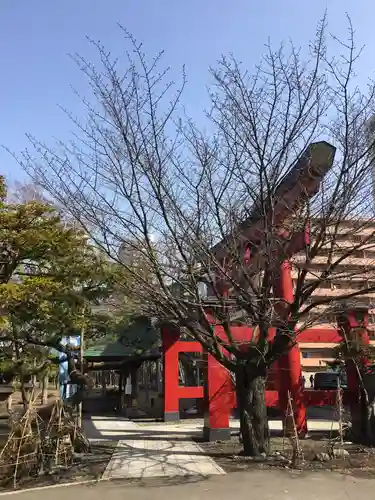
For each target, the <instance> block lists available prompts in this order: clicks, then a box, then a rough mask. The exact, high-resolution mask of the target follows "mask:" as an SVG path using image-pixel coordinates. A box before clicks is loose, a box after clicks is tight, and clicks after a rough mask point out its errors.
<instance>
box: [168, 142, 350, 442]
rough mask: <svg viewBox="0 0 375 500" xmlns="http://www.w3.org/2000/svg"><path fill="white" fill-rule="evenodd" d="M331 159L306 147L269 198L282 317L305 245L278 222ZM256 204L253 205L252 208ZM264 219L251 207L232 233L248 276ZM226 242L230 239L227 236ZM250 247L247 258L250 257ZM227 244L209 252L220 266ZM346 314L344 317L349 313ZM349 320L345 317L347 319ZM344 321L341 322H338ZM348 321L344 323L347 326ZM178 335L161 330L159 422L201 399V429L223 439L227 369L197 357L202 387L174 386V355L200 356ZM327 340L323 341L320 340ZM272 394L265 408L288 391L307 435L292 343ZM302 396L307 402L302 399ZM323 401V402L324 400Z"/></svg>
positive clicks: (238, 334)
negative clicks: (183, 402)
mask: <svg viewBox="0 0 375 500" xmlns="http://www.w3.org/2000/svg"><path fill="white" fill-rule="evenodd" d="M334 155H335V148H334V147H333V146H332V145H330V144H328V143H326V142H319V143H315V144H311V145H310V146H309V147H308V148H307V150H306V151H305V153H304V154H303V155H302V156H301V158H300V160H299V161H298V162H297V164H296V165H295V166H294V168H293V169H292V170H291V172H290V173H289V174H288V175H287V176H286V177H285V178H284V180H283V181H282V182H281V184H280V185H279V186H278V187H277V189H276V191H275V195H274V200H276V201H275V204H274V206H273V209H272V219H273V225H274V227H279V228H280V232H279V238H278V239H277V241H275V247H274V248H273V249H272V251H273V252H274V255H275V256H277V255H283V259H284V260H283V261H280V262H277V260H275V269H274V274H275V278H274V283H273V289H274V295H275V296H276V297H278V298H280V299H281V300H280V305H279V311H280V312H279V314H282V306H283V304H285V303H286V302H289V303H290V302H292V301H293V281H292V276H291V269H290V265H289V261H288V260H289V259H290V258H291V257H292V256H293V255H294V254H295V253H297V252H299V251H300V250H302V249H303V248H304V247H305V245H306V244H308V243H309V234H308V232H307V231H301V232H299V233H295V234H287V233H286V231H285V229H283V227H282V226H283V222H284V221H285V220H286V219H287V218H288V216H290V214H293V213H295V212H296V211H297V210H298V208H299V207H300V206H301V205H303V204H304V203H305V202H306V201H307V200H308V199H309V198H311V197H312V196H313V195H314V194H316V193H317V192H318V190H319V186H320V183H321V181H322V179H323V178H324V176H325V175H326V174H327V172H328V171H329V170H330V168H331V166H332V163H333V159H334ZM256 206H257V204H256V203H255V207H256ZM264 224H265V218H264V217H263V218H262V217H260V216H259V214H258V213H257V211H256V208H255V209H254V211H253V213H252V214H251V215H250V217H249V218H248V219H247V220H246V221H244V222H243V223H242V224H241V225H240V227H239V228H238V229H237V230H238V231H239V232H240V234H241V236H242V240H243V241H246V242H247V244H245V245H242V244H241V243H239V246H242V249H240V251H241V250H242V251H243V255H244V264H245V265H246V266H247V273H248V274H250V275H251V274H256V273H257V272H259V269H261V264H262V255H261V254H259V253H257V251H256V249H257V247H259V246H260V245H261V242H262V239H263V238H264ZM228 238H230V236H229V237H228ZM250 248H251V252H252V253H251V254H250ZM227 250H228V246H227V244H226V241H225V240H224V241H222V242H221V243H219V244H218V245H216V246H215V247H214V248H213V249H212V252H213V254H214V255H215V258H216V259H217V261H218V262H220V263H221V264H222V265H224V261H225V258H226V256H227ZM222 293H223V294H224V295H225V294H226V293H227V289H226V286H225V284H224V286H222ZM349 316H350V314H349ZM350 317H351V316H350ZM344 323H345V322H344ZM351 323H353V321H352V320H351V319H349V320H348V321H347V324H348V325H349V324H351ZM215 330H216V332H215V334H216V335H221V336H223V335H224V332H222V331H220V326H215ZM231 330H232V334H233V337H234V339H235V340H237V341H241V342H242V343H243V342H246V341H249V340H250V339H251V335H252V329H251V328H248V327H232V328H231ZM274 335H275V331H274V329H273V331H272V332H270V339H272V336H274ZM322 336H328V337H329V338H331V339H335V340H331V342H333V341H335V342H339V341H341V337H340V335H339V332H336V333H335V334H333V333H332V330H329V331H325V332H324V333H323V331H322V330H307V331H306V332H303V333H302V334H301V335H300V336H299V340H300V341H302V342H303V341H304V342H307V341H309V342H317V338H322ZM178 338H179V332H178V331H173V330H169V329H168V328H164V329H163V351H164V398H165V401H164V418H165V420H176V419H177V418H178V414H179V407H178V401H179V399H181V398H201V397H203V396H204V397H205V400H206V402H207V404H208V411H207V412H206V418H205V430H206V435H207V437H208V438H209V439H225V438H228V436H229V413H230V409H231V408H233V406H234V401H235V398H234V393H233V387H232V383H231V379H230V376H229V374H228V372H227V370H226V369H225V368H224V367H223V366H222V365H220V363H218V362H217V361H216V360H215V358H213V357H212V356H210V355H208V354H207V353H203V355H204V358H205V359H206V360H207V376H206V384H205V387H204V388H203V387H179V386H178V353H179V352H202V347H201V346H200V344H199V343H198V342H181V341H179V340H178ZM321 341H322V342H327V339H325V340H321ZM277 372H278V377H277V379H278V391H277V393H276V392H275V391H268V392H267V404H268V405H269V406H275V405H278V406H280V408H281V409H282V410H285V409H286V405H287V394H288V391H290V393H291V396H292V399H293V403H294V418H295V422H296V425H297V430H298V432H299V434H301V435H303V434H305V433H306V432H307V424H306V405H307V404H312V400H311V395H310V393H309V395H308V396H306V393H304V392H303V389H302V385H301V356H300V351H299V346H298V343H296V344H295V345H294V346H293V347H291V348H290V349H289V351H288V353H287V354H285V355H284V356H281V358H280V359H279V361H278V366H277ZM322 397H323V401H325V404H327V402H328V400H329V399H330V398H331V396H330V393H329V392H328V393H327V394H326V393H323V396H322V393H321V392H319V393H317V395H316V396H314V397H313V399H314V404H315V403H319V402H320V403H319V404H321V402H322ZM306 398H307V399H306ZM327 398H328V399H327Z"/></svg>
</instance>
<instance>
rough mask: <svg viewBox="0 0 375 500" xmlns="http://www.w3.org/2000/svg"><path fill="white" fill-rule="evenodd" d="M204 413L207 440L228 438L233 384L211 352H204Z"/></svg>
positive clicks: (225, 370)
mask: <svg viewBox="0 0 375 500" xmlns="http://www.w3.org/2000/svg"><path fill="white" fill-rule="evenodd" d="M204 361H205V364H206V370H207V372H206V376H205V385H204V398H205V414H204V428H203V436H204V439H205V440H207V441H217V440H222V441H226V440H229V439H230V427H229V416H230V413H231V410H232V407H233V396H232V391H233V384H232V380H231V377H230V374H229V372H228V370H227V369H226V368H224V366H223V365H221V364H220V363H219V362H218V361H217V360H216V359H215V358H214V357H213V356H211V354H208V353H205V354H204Z"/></svg>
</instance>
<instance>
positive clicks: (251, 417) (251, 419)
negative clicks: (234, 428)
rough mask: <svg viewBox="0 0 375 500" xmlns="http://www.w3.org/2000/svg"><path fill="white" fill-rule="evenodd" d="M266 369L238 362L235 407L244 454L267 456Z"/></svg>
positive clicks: (268, 439)
mask: <svg viewBox="0 0 375 500" xmlns="http://www.w3.org/2000/svg"><path fill="white" fill-rule="evenodd" d="M266 375H267V372H266V368H265V367H264V366H254V365H253V364H252V363H239V365H238V366H237V370H236V394H237V408H238V411H239V417H240V430H241V437H242V444H243V447H244V449H243V453H244V455H246V456H252V457H256V456H261V455H264V454H266V455H268V453H269V451H270V435H269V428H268V418H267V408H266V399H265V389H266Z"/></svg>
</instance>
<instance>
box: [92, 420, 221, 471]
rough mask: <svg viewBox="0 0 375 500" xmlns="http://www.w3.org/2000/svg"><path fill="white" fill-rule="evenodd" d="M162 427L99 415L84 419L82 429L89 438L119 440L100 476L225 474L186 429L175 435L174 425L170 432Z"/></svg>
mask: <svg viewBox="0 0 375 500" xmlns="http://www.w3.org/2000/svg"><path fill="white" fill-rule="evenodd" d="M164 427H165V426H164ZM164 427H162V428H161V429H160V428H156V429H155V427H152V428H151V429H150V428H149V426H138V425H137V424H136V423H135V422H131V421H129V420H127V419H118V418H103V417H98V418H92V419H91V420H90V421H86V422H85V430H86V434H87V436H88V438H89V439H96V440H97V439H106V440H108V439H110V440H111V439H116V440H119V442H118V444H117V448H116V450H115V452H114V454H113V456H112V458H111V460H110V462H109V464H108V466H107V468H106V470H105V472H104V474H103V479H143V478H150V477H153V478H155V477H164V478H166V477H177V476H197V477H202V476H209V475H218V474H225V472H224V470H223V469H222V468H221V467H219V466H218V465H217V464H216V463H215V462H214V460H213V459H212V458H210V457H208V456H206V455H205V454H204V452H203V450H202V449H201V448H200V446H199V445H197V444H196V443H194V442H193V441H192V440H191V434H189V432H186V431H183V432H184V434H183V433H181V432H180V433H179V434H178V433H177V435H176V433H175V432H174V431H173V429H172V432H170V431H168V429H167V430H166V429H165V428H164ZM179 430H181V429H179ZM176 438H177V440H176Z"/></svg>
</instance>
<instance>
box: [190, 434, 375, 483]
mask: <svg viewBox="0 0 375 500" xmlns="http://www.w3.org/2000/svg"><path fill="white" fill-rule="evenodd" d="M199 445H200V446H201V448H202V449H203V450H204V451H205V452H206V453H207V454H208V455H210V456H211V457H212V458H213V459H214V460H215V461H216V462H217V463H218V464H219V465H220V466H221V467H222V468H223V469H224V470H225V471H226V472H228V473H229V472H235V471H241V470H251V469H258V470H259V469H263V470H264V469H272V468H273V469H274V468H279V469H290V468H291V465H290V463H286V462H285V461H284V462H281V461H280V456H283V457H285V458H287V459H288V460H290V459H291V457H292V446H291V443H290V441H289V440H288V439H287V438H283V437H272V438H271V450H272V452H271V453H272V458H271V459H267V461H265V460H260V461H255V460H251V459H249V458H246V457H242V456H241V455H240V452H241V449H242V445H241V443H240V441H239V438H238V437H232V440H231V441H221V442H214V443H207V442H199ZM300 445H301V447H302V450H303V460H300V461H299V463H298V465H297V466H296V468H297V469H299V470H304V471H324V470H325V471H335V472H340V473H343V474H352V475H354V476H357V477H366V478H375V449H374V448H368V447H365V446H360V445H355V444H352V443H345V444H344V449H345V450H347V451H348V452H349V457H347V458H335V459H332V460H329V461H327V462H320V461H317V460H315V457H316V455H317V454H318V453H321V452H327V451H328V449H329V447H330V437H329V436H328V435H327V434H323V433H319V434H318V433H316V434H315V433H314V435H312V436H311V437H309V438H307V439H304V440H301V441H300ZM336 448H337V445H336Z"/></svg>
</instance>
